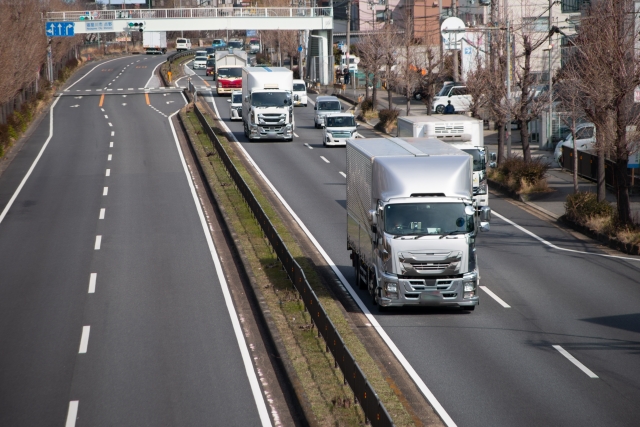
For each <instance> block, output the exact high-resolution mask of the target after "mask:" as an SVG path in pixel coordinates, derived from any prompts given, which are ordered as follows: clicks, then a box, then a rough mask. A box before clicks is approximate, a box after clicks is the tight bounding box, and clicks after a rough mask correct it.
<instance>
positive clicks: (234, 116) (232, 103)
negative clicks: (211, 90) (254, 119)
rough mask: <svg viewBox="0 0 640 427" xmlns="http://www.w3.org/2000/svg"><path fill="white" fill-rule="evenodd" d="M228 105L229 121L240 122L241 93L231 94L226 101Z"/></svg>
mask: <svg viewBox="0 0 640 427" xmlns="http://www.w3.org/2000/svg"><path fill="white" fill-rule="evenodd" d="M227 102H228V103H229V118H230V119H231V120H242V92H241V91H239V90H234V91H233V92H231V98H229V99H227Z"/></svg>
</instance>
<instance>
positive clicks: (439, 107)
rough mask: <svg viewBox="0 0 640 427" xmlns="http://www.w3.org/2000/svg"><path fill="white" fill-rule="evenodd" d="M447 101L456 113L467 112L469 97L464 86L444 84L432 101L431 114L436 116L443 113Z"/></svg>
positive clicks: (469, 102) (469, 103)
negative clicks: (433, 113)
mask: <svg viewBox="0 0 640 427" xmlns="http://www.w3.org/2000/svg"><path fill="white" fill-rule="evenodd" d="M448 101H451V105H453V108H455V109H456V112H464V111H469V106H470V105H471V95H469V93H468V91H467V87H466V86H465V85H464V84H460V83H449V84H445V85H444V86H443V87H442V89H440V92H438V93H437V94H436V96H435V98H434V99H433V112H435V113H437V114H442V113H444V108H445V107H446V106H447V103H448Z"/></svg>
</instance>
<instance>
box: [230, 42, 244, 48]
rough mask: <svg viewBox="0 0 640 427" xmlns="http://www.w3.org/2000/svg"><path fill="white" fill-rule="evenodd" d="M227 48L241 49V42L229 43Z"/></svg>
mask: <svg viewBox="0 0 640 427" xmlns="http://www.w3.org/2000/svg"><path fill="white" fill-rule="evenodd" d="M227 46H229V47H231V48H234V49H242V42H229V44H228V45H227Z"/></svg>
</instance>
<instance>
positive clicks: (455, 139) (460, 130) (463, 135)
mask: <svg viewBox="0 0 640 427" xmlns="http://www.w3.org/2000/svg"><path fill="white" fill-rule="evenodd" d="M398 136H399V137H409V138H437V139H439V140H440V141H443V142H446V143H449V144H452V145H453V146H454V147H456V148H459V149H460V150H462V151H464V152H465V153H468V154H470V155H471V156H472V157H473V198H474V200H475V201H476V204H477V206H489V186H488V184H487V153H486V150H485V147H484V131H483V125H482V120H478V119H474V118H472V117H468V116H463V115H454V114H451V115H443V116H442V115H435V116H406V117H398ZM492 158H493V157H492Z"/></svg>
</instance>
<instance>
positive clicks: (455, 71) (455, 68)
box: [438, 0, 459, 82]
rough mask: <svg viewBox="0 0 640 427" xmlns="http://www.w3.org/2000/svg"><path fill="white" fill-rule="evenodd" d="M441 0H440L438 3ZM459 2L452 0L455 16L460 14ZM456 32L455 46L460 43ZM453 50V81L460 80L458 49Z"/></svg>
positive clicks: (452, 10)
mask: <svg viewBox="0 0 640 427" xmlns="http://www.w3.org/2000/svg"><path fill="white" fill-rule="evenodd" d="M439 2H440V1H438V3H439ZM457 3H458V0H451V13H452V16H455V17H457V16H458V5H457ZM455 34H456V38H455V43H456V46H455V47H458V46H457V44H458V33H455ZM452 52H453V81H454V82H457V81H458V77H459V76H458V49H453V51H452Z"/></svg>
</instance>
